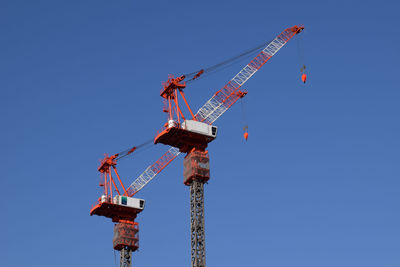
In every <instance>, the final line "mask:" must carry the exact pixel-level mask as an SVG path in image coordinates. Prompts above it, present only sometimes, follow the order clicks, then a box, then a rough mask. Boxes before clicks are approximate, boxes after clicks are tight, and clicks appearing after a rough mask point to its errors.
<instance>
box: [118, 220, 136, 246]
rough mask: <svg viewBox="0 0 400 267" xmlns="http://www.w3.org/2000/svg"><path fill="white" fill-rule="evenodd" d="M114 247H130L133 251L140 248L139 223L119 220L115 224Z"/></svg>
mask: <svg viewBox="0 0 400 267" xmlns="http://www.w3.org/2000/svg"><path fill="white" fill-rule="evenodd" d="M113 247H114V249H115V250H122V249H123V248H125V247H128V248H129V249H130V250H131V251H135V250H137V249H138V248H139V224H138V223H137V222H133V223H132V222H119V223H117V224H116V225H115V226H114V238H113Z"/></svg>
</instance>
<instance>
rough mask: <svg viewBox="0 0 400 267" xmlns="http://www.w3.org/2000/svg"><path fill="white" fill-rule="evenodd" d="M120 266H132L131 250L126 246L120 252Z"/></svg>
mask: <svg viewBox="0 0 400 267" xmlns="http://www.w3.org/2000/svg"><path fill="white" fill-rule="evenodd" d="M119 266H120V267H131V266H132V250H130V249H129V248H128V247H124V248H123V249H122V250H121V252H120V263H119Z"/></svg>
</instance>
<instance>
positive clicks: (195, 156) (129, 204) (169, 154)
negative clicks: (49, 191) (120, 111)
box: [90, 25, 305, 267]
mask: <svg viewBox="0 0 400 267" xmlns="http://www.w3.org/2000/svg"><path fill="white" fill-rule="evenodd" d="M303 29H304V27H303V26H297V25H295V26H293V27H290V28H287V29H285V30H284V31H282V32H281V33H280V34H279V35H277V36H276V37H275V38H274V39H273V40H272V41H271V42H269V43H268V44H267V45H266V46H265V47H264V48H263V49H262V50H261V51H260V52H259V53H258V54H257V56H256V57H255V58H254V59H253V60H251V61H250V62H249V63H248V64H247V65H246V66H245V67H244V68H243V69H242V70H241V71H240V72H239V73H237V74H236V75H235V76H234V77H233V78H232V79H231V80H230V81H229V82H228V83H227V84H226V85H225V86H224V87H223V88H222V89H220V90H218V91H217V92H216V93H215V94H214V95H213V96H212V97H211V98H210V99H209V100H208V101H207V102H206V103H205V104H204V105H203V106H202V107H201V108H200V109H199V110H198V111H197V112H196V113H195V114H194V113H193V111H192V109H191V107H190V106H189V104H188V102H187V99H186V97H185V93H184V89H185V88H186V85H187V83H188V82H191V81H193V80H195V79H198V78H199V77H200V76H202V75H203V74H204V73H206V72H207V71H209V70H210V69H212V68H214V67H215V66H213V67H211V68H209V69H201V70H199V71H196V72H193V73H190V74H187V75H181V76H178V77H175V76H174V75H169V76H168V80H167V81H166V82H164V83H163V87H162V90H161V92H160V96H161V97H162V98H163V102H164V106H163V112H165V113H167V122H166V123H165V124H164V125H163V127H162V129H161V130H160V131H158V132H157V133H156V136H155V138H154V141H153V142H154V144H158V143H161V144H164V145H168V146H170V148H169V149H168V150H167V151H166V152H165V153H164V154H163V155H162V156H161V157H160V158H159V159H158V160H157V161H155V163H153V164H152V165H150V166H148V167H147V168H146V169H145V170H144V172H143V173H142V174H140V175H139V177H137V178H136V179H135V180H134V181H133V183H132V184H130V185H129V187H125V186H124V185H123V183H122V181H121V179H120V176H119V174H118V171H117V169H116V165H117V162H118V160H119V159H121V158H122V157H125V156H128V155H130V154H132V153H133V152H134V151H136V150H137V149H138V148H140V147H142V146H144V145H145V144H143V145H140V146H137V147H132V148H130V149H128V150H126V151H124V152H121V153H117V154H115V155H113V156H108V155H106V156H105V158H104V159H103V160H102V161H101V164H100V166H99V168H98V171H99V172H100V173H101V174H102V177H103V182H102V184H101V186H103V187H104V194H103V195H102V196H101V197H100V198H99V199H98V201H97V203H96V205H94V206H93V207H92V209H91V211H90V215H99V216H104V217H107V218H111V219H112V221H113V222H116V223H117V224H116V225H115V227H114V239H113V245H114V249H116V250H120V251H121V254H120V256H121V266H130V264H131V253H132V252H133V251H135V250H137V249H138V247H139V244H138V242H139V239H138V231H139V228H138V224H137V222H135V218H136V216H137V214H138V213H140V212H141V211H142V210H143V208H144V203H145V202H144V200H143V199H137V198H134V197H133V196H134V195H135V194H136V193H138V192H139V191H140V190H141V189H142V188H143V187H144V186H146V185H147V184H148V183H149V182H150V181H151V180H152V179H154V177H155V176H156V175H157V174H158V173H160V172H161V171H162V170H163V169H164V168H165V167H167V166H168V165H169V164H170V163H171V162H172V161H173V160H174V159H175V158H176V157H177V156H178V155H179V154H180V153H185V154H186V155H185V157H184V161H183V164H184V181H183V183H184V184H185V185H186V186H189V188H190V222H191V223H190V226H191V227H190V229H191V266H192V267H205V230H204V183H206V182H207V181H208V180H209V179H210V167H209V153H208V151H207V146H208V144H209V143H210V142H212V141H213V140H215V138H216V136H217V127H216V126H215V125H213V123H214V122H215V121H216V120H217V119H218V118H219V117H220V116H221V115H222V114H223V113H224V112H225V111H227V110H228V109H229V108H230V107H231V106H232V105H233V104H234V103H235V102H236V101H237V100H239V99H240V98H243V97H244V96H245V95H246V94H247V91H245V90H243V89H241V88H242V86H243V85H244V84H245V83H246V82H247V81H248V80H249V79H250V78H251V77H252V76H253V75H254V74H255V73H256V72H257V71H258V70H259V69H260V68H261V67H262V66H263V65H264V64H265V63H266V62H267V61H268V60H269V59H271V58H272V57H273V56H274V55H275V54H276V53H277V52H278V51H279V50H280V49H281V48H282V47H283V46H284V45H285V44H286V43H287V42H288V41H289V40H290V39H292V38H293V37H294V36H295V35H296V34H298V33H300V32H302V31H303ZM218 65H220V64H218ZM216 66H217V65H216ZM302 72H303V70H302ZM304 75H305V73H303V76H302V80H303V82H305V78H304ZM179 96H180V98H181V99H182V100H183V102H184V105H185V106H186V108H187V110H188V112H189V114H190V116H187V117H185V116H184V113H183V110H182V107H183V105H180V103H179V99H180V98H179ZM189 118H190V119H189ZM245 138H246V139H247V135H245ZM147 143H148V142H147ZM111 169H113V170H114V173H115V175H116V177H117V181H118V182H119V184H120V187H122V190H121V191H120V190H119V189H118V187H117V185H116V182H115V180H114V178H113V177H112V175H111ZM113 189H114V190H115V191H116V194H115V196H114V197H113Z"/></svg>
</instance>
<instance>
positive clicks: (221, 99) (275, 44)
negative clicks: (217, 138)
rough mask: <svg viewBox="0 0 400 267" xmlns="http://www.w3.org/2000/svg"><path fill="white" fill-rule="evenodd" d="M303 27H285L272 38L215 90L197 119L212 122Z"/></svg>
mask: <svg viewBox="0 0 400 267" xmlns="http://www.w3.org/2000/svg"><path fill="white" fill-rule="evenodd" d="M302 30H303V27H299V26H293V27H291V28H287V29H286V30H284V31H283V32H282V33H281V34H279V35H278V36H277V37H276V38H275V39H274V40H272V41H271V42H270V43H269V44H268V45H267V46H266V47H265V48H264V49H263V50H262V51H261V52H260V53H259V54H258V55H257V56H256V57H255V58H254V59H253V60H252V61H250V63H249V64H247V65H246V66H245V67H244V68H243V69H242V70H241V71H240V72H239V73H238V74H236V76H235V77H233V79H232V80H230V81H229V82H228V83H227V84H226V85H225V86H224V87H223V88H222V89H221V90H219V91H218V92H216V93H215V94H214V95H213V96H212V97H211V98H210V100H208V101H207V102H206V103H205V104H204V106H202V107H201V108H200V109H199V111H198V112H197V113H196V115H195V118H196V119H197V120H198V121H202V122H206V123H208V124H212V123H213V122H214V121H215V120H216V119H218V118H219V117H220V116H221V115H222V114H223V113H224V112H225V111H226V110H227V109H228V108H230V107H231V106H232V105H233V104H234V103H235V102H236V101H237V100H238V99H239V98H240V97H242V94H241V92H240V91H239V88H240V87H241V86H242V85H243V84H244V83H246V82H247V80H248V79H250V78H251V76H253V75H254V73H256V72H257V70H259V69H260V68H261V67H262V66H263V65H264V64H265V63H266V62H267V61H268V60H269V59H270V58H271V57H273V56H274V55H275V54H276V52H278V51H279V49H281V48H282V47H283V46H284V45H285V44H286V43H287V42H288V41H289V40H290V39H291V38H292V37H293V36H294V35H296V34H297V33H299V32H301V31H302Z"/></svg>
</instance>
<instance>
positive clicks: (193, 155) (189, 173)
mask: <svg viewBox="0 0 400 267" xmlns="http://www.w3.org/2000/svg"><path fill="white" fill-rule="evenodd" d="M183 177H184V180H183V183H184V184H185V185H190V184H191V183H192V182H193V181H194V180H196V181H199V182H202V183H205V182H207V181H208V180H209V179H210V158H209V156H208V151H198V150H195V151H192V152H189V153H188V154H187V155H186V157H185V159H184V160H183Z"/></svg>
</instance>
